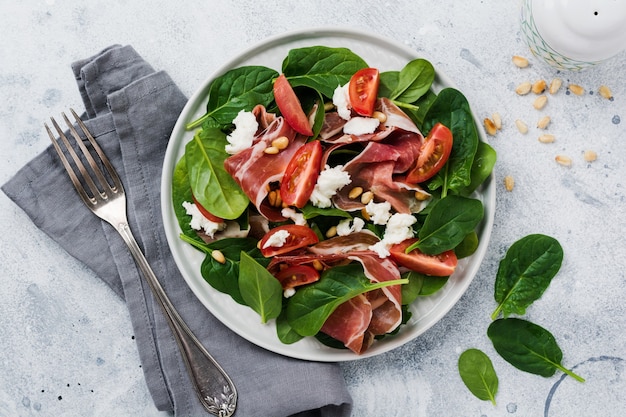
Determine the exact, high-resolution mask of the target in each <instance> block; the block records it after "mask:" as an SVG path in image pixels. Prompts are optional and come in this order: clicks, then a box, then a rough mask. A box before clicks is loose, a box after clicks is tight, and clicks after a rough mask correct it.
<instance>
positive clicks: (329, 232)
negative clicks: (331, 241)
mask: <svg viewBox="0 0 626 417" xmlns="http://www.w3.org/2000/svg"><path fill="white" fill-rule="evenodd" d="M335 236H337V226H330V228H329V229H328V230H327V231H326V237H327V238H331V237H335Z"/></svg>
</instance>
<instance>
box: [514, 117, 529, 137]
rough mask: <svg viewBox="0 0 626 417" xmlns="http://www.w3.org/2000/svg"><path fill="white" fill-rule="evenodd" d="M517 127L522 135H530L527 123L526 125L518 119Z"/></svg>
mask: <svg viewBox="0 0 626 417" xmlns="http://www.w3.org/2000/svg"><path fill="white" fill-rule="evenodd" d="M515 126H517V130H519V131H520V133H521V134H522V135H525V134H526V133H528V126H526V123H524V122H523V121H521V120H520V119H517V120H516V121H515Z"/></svg>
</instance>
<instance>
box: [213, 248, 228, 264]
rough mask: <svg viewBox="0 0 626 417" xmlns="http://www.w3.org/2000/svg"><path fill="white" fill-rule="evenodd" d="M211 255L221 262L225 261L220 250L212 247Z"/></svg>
mask: <svg viewBox="0 0 626 417" xmlns="http://www.w3.org/2000/svg"><path fill="white" fill-rule="evenodd" d="M211 257H212V258H213V259H215V260H216V261H217V262H219V263H221V264H225V263H226V257H225V256H224V254H223V253H222V251H220V250H217V249H213V251H212V252H211Z"/></svg>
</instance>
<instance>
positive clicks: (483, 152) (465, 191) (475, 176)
mask: <svg viewBox="0 0 626 417" xmlns="http://www.w3.org/2000/svg"><path fill="white" fill-rule="evenodd" d="M496 159H497V155H496V151H495V149H493V148H492V147H491V146H489V145H488V144H487V143H485V142H482V141H480V142H478V148H477V149H476V155H474V162H473V163H472V170H471V180H470V183H469V185H468V186H467V187H463V188H459V189H458V190H457V191H458V193H459V194H460V195H463V196H469V195H470V194H472V193H473V192H474V191H475V190H476V189H477V188H478V187H479V186H480V185H481V184H482V183H484V182H485V180H486V179H487V178H488V177H489V175H491V172H492V171H493V167H494V166H495V165H496Z"/></svg>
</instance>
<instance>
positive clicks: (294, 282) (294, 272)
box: [275, 265, 320, 289]
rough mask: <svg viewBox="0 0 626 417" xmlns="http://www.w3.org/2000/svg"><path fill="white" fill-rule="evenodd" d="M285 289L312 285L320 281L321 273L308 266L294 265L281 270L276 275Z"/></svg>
mask: <svg viewBox="0 0 626 417" xmlns="http://www.w3.org/2000/svg"><path fill="white" fill-rule="evenodd" d="M275 276H276V279H277V280H279V281H280V284H281V285H282V286H283V289H287V288H294V287H298V286H300V285H305V284H310V283H312V282H315V281H317V280H319V279H320V273H319V272H317V270H315V269H314V268H313V267H310V266H307V265H292V266H288V267H287V268H285V269H281V270H280V271H279V272H278V273H277V274H276V275H275Z"/></svg>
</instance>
